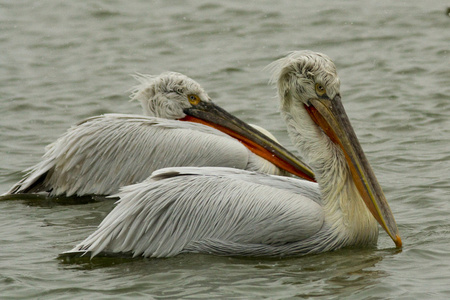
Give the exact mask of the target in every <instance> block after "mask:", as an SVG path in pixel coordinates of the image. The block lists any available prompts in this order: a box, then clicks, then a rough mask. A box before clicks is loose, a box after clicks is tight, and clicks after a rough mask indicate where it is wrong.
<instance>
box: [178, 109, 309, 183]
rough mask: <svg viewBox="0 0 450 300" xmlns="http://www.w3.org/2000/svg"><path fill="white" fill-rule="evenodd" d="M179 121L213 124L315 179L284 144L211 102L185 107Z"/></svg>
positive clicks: (283, 165) (267, 156)
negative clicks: (183, 114)
mask: <svg viewBox="0 0 450 300" xmlns="http://www.w3.org/2000/svg"><path fill="white" fill-rule="evenodd" d="M184 113H185V114H186V116H185V117H184V118H183V119H181V120H182V121H190V122H196V123H201V124H204V125H207V126H210V127H213V128H216V129H218V130H220V131H222V132H224V133H226V134H228V135H230V136H232V137H234V138H235V139H237V140H239V141H241V142H242V143H243V144H244V145H245V146H246V147H247V148H248V149H249V150H250V151H252V152H253V153H255V154H256V155H259V156H261V157H262V158H264V159H266V160H268V161H270V162H271V163H273V164H274V165H276V166H278V167H279V168H281V169H283V170H285V171H287V172H289V173H292V174H294V175H297V176H299V177H300V178H303V179H306V180H309V181H315V179H314V173H313V171H312V170H311V169H310V168H309V167H308V166H307V165H306V164H305V163H303V162H302V161H301V160H299V159H298V158H297V157H295V155H293V154H292V153H290V152H289V151H288V150H287V149H285V148H284V147H283V146H281V145H280V144H278V143H277V142H275V141H273V140H272V139H271V138H269V137H267V136H266V135H265V134H263V133H261V132H259V131H258V130H256V129H254V128H253V127H251V126H250V125H248V124H247V123H245V122H243V121H241V120H240V119H238V118H236V117H235V116H233V115H232V114H230V113H228V112H227V111H225V110H224V109H222V108H221V107H219V106H217V105H215V104H214V103H213V102H199V103H198V104H197V105H194V106H192V107H190V108H187V109H185V110H184Z"/></svg>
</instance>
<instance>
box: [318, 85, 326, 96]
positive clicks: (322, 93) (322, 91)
mask: <svg viewBox="0 0 450 300" xmlns="http://www.w3.org/2000/svg"><path fill="white" fill-rule="evenodd" d="M316 93H317V95H319V96H323V95H325V94H326V93H327V90H326V89H325V88H324V87H323V85H321V84H319V83H316Z"/></svg>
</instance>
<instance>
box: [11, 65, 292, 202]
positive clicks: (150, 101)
mask: <svg viewBox="0 0 450 300" xmlns="http://www.w3.org/2000/svg"><path fill="white" fill-rule="evenodd" d="M136 78H137V79H138V80H139V81H140V82H141V84H140V85H139V86H137V87H136V88H135V89H134V91H133V94H132V99H136V100H139V101H140V102H141V105H142V108H143V110H144V114H146V115H147V116H137V115H124V114H106V115H102V116H96V117H92V118H89V119H86V120H84V121H82V122H80V123H79V124H77V125H75V126H73V127H71V128H70V129H69V130H68V131H67V132H66V133H65V134H63V135H62V136H61V137H60V138H59V139H57V140H56V141H55V142H54V143H52V144H50V145H49V146H48V147H47V148H46V153H45V154H44V156H43V159H42V161H41V162H40V163H38V164H37V165H35V166H34V167H32V168H30V169H29V170H28V173H27V174H26V176H25V177H24V179H22V180H21V181H20V182H18V183H17V184H16V185H14V186H13V187H12V188H11V189H10V190H9V191H8V192H7V193H6V194H18V193H39V192H44V193H48V194H49V195H50V196H57V195H65V196H72V195H75V196H83V195H110V194H112V193H115V192H117V191H118V189H119V188H120V187H121V186H124V185H129V184H132V183H137V182H140V181H142V180H144V179H146V178H147V177H148V176H149V175H150V174H151V173H152V172H153V171H154V170H157V169H160V168H164V167H171V166H224V167H233V168H239V169H248V170H255V171H259V172H267V173H270V174H281V173H283V172H282V171H281V169H279V168H278V167H276V166H275V165H273V164H272V163H271V162H269V161H267V160H265V159H264V158H262V157H260V156H258V155H255V154H254V153H252V152H251V151H250V150H248V149H247V148H246V147H245V146H244V145H243V144H242V143H241V142H239V141H238V140H236V139H234V138H231V137H230V136H228V135H227V134H225V133H223V132H221V131H219V130H217V129H214V128H212V127H209V126H206V125H203V124H199V123H193V122H185V121H179V120H180V119H183V118H185V117H186V116H187V115H188V114H189V112H191V111H195V109H196V107H195V106H200V105H209V106H208V108H209V107H211V108H214V109H215V108H216V106H214V105H213V104H212V102H211V101H210V99H209V96H208V95H207V94H206V92H205V91H204V90H203V89H202V88H201V86H200V85H199V84H198V83H197V82H195V81H194V80H192V79H190V78H189V77H187V76H184V75H182V74H179V73H174V72H169V73H163V74H161V75H160V76H156V77H154V76H147V75H139V76H137V77H136ZM191 102H193V103H194V104H192V103H191ZM208 108H207V109H208ZM212 115H213V116H215V115H214V113H212ZM225 117H228V116H227V115H225ZM208 118H209V117H208ZM230 118H231V115H230ZM225 121H228V120H225ZM283 174H284V173H283Z"/></svg>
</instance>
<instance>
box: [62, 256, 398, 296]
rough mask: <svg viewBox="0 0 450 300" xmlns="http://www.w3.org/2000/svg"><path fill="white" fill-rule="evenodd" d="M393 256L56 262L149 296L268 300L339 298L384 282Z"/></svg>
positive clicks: (117, 259)
mask: <svg viewBox="0 0 450 300" xmlns="http://www.w3.org/2000/svg"><path fill="white" fill-rule="evenodd" d="M399 252H400V250H397V249H388V250H376V249H354V248H353V249H342V250H339V251H335V252H329V253H324V254H319V255H308V256H304V257H297V258H283V259H276V258H267V259H261V258H247V257H221V256H213V255H203V254H184V255H179V256H176V257H172V258H164V259H158V258H150V259H149V258H134V259H126V258H113V257H95V258H94V259H92V260H90V259H88V258H84V259H77V260H65V259H64V258H60V263H61V265H62V266H64V268H67V269H69V270H80V271H83V270H90V271H91V272H98V271H100V270H101V271H102V272H106V273H107V274H108V276H109V277H110V278H119V277H121V276H125V277H129V276H131V277H133V278H134V280H135V281H136V282H135V284H136V285H139V284H140V283H142V282H145V281H147V280H149V281H151V282H152V283H153V285H152V291H151V293H152V294H153V295H155V296H165V297H176V298H179V297H186V296H189V295H196V297H200V296H201V294H204V295H205V296H206V295H209V297H213V296H214V295H216V296H219V295H220V296H221V297H226V296H227V295H228V296H230V297H231V296H237V295H241V296H245V295H248V293H249V292H250V291H251V293H252V295H260V296H261V297H264V296H265V295H268V294H267V293H270V295H272V296H273V297H276V296H279V297H293V296H297V297H313V296H319V295H320V296H326V295H330V296H335V295H340V296H345V295H352V294H354V293H355V292H357V291H363V290H365V289H366V288H368V287H371V286H374V285H377V284H378V283H379V282H380V280H381V279H382V278H384V277H387V276H389V274H388V273H386V272H384V271H380V270H378V269H377V268H376V265H377V264H378V263H380V262H381V261H382V260H383V258H385V257H387V256H393V255H395V254H397V253H399ZM118 266H120V267H118ZM250 274H251V276H250ZM187 282H189V284H187Z"/></svg>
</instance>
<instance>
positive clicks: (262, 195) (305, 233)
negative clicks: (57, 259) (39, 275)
mask: <svg viewBox="0 0 450 300" xmlns="http://www.w3.org/2000/svg"><path fill="white" fill-rule="evenodd" d="M271 68H272V69H273V70H274V81H276V82H277V86H278V95H279V98H280V104H281V105H280V107H281V113H282V115H283V117H284V120H285V122H286V124H287V128H288V131H289V134H290V137H291V139H292V141H293V142H294V143H295V145H296V147H297V148H298V150H299V151H300V152H301V153H302V154H303V156H304V158H305V159H306V162H307V163H309V165H310V166H311V168H312V170H313V171H314V173H315V174H316V180H317V183H314V182H308V181H304V180H300V179H296V178H289V177H281V176H276V175H267V174H258V173H254V172H250V171H245V170H237V169H231V168H211V167H209V168H208V167H204V168H196V167H184V168H166V169H162V170H157V171H155V172H154V173H153V174H152V176H150V177H149V178H148V179H147V180H145V181H143V182H141V183H138V184H135V185H130V186H126V187H123V188H122V189H121V191H120V192H119V193H118V195H117V196H118V197H119V200H118V202H117V205H116V207H115V208H114V209H113V210H112V211H111V213H110V214H109V215H107V216H106V218H105V219H104V220H103V221H102V223H101V224H100V225H99V227H98V229H97V230H96V231H95V232H94V233H92V234H91V235H90V236H89V237H88V238H87V239H85V240H84V241H83V242H81V243H80V244H78V245H77V246H76V247H75V248H73V249H72V250H70V251H68V252H66V253H64V254H63V255H69V256H77V255H87V256H89V255H90V256H91V257H93V256H95V255H98V254H108V253H114V254H130V255H133V256H144V257H171V256H174V255H177V254H180V253H189V252H195V253H209V254H216V255H240V256H277V257H282V256H295V255H304V254H309V253H319V252H324V251H331V250H335V249H339V248H342V247H345V246H361V247H364V246H369V245H375V244H376V242H377V238H378V225H377V221H378V223H379V224H380V225H381V227H382V228H383V229H384V230H385V231H386V232H387V234H388V235H389V236H390V237H391V238H392V240H393V241H394V242H395V245H396V246H397V247H401V246H402V241H401V238H400V236H399V232H398V229H397V224H396V222H395V220H394V217H393V215H392V212H391V210H390V208H389V206H388V203H387V201H386V199H385V196H384V194H383V192H382V190H381V187H380V185H379V184H378V182H377V179H376V177H375V175H374V173H373V171H372V169H371V167H370V165H369V163H368V161H367V159H366V157H365V155H364V152H363V151H362V148H361V146H360V144H359V142H358V139H357V138H356V135H355V133H354V131H353V129H352V126H351V125H350V121H349V119H348V117H347V114H346V112H345V110H344V108H343V105H342V103H341V96H340V91H339V86H340V81H339V78H338V76H337V72H336V68H335V65H334V63H333V62H332V61H331V59H330V58H329V57H328V56H326V55H324V54H320V53H315V52H311V51H298V52H293V53H291V54H289V55H288V56H287V57H284V58H281V59H279V60H277V61H276V62H274V63H273V64H272V65H271Z"/></svg>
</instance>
